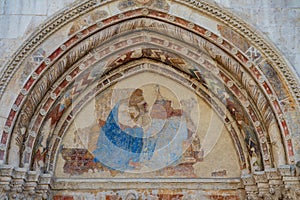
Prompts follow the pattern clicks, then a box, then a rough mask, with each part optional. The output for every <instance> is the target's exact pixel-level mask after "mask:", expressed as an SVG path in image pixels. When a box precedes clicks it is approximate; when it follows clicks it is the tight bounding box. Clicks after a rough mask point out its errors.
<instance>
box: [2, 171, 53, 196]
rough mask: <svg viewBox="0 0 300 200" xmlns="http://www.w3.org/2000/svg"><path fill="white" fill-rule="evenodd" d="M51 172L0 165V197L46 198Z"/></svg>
mask: <svg viewBox="0 0 300 200" xmlns="http://www.w3.org/2000/svg"><path fill="white" fill-rule="evenodd" d="M51 182H52V174H41V173H39V172H37V171H29V170H28V169H27V168H14V167H12V166H8V165H2V166H0V194H1V196H0V197H1V199H28V200H31V199H48V197H49V195H50V185H51Z"/></svg>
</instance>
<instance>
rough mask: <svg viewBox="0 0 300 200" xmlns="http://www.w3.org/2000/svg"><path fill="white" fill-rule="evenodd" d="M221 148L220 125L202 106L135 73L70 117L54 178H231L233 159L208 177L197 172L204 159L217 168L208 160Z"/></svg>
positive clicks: (176, 88)
mask: <svg viewBox="0 0 300 200" xmlns="http://www.w3.org/2000/svg"><path fill="white" fill-rule="evenodd" d="M212 122H213V123H212ZM222 143H223V144H222ZM222 148H225V149H223V151H224V152H225V153H226V152H227V153H232V152H233V151H235V150H234V147H233V144H232V141H231V139H230V136H229V134H228V132H227V131H226V129H225V127H224V126H223V122H222V121H221V120H220V119H219V117H218V116H217V115H216V114H215V113H214V112H213V110H212V109H211V108H210V107H209V106H208V105H207V104H206V103H205V102H203V100H201V99H200V98H199V97H197V96H196V95H195V94H194V93H193V92H192V91H191V90H189V89H187V88H185V87H184V86H182V85H180V84H178V83H176V82H175V81H172V80H169V79H167V78H165V77H162V76H160V75H156V74H152V73H143V74H142V75H136V76H133V77H130V78H127V79H126V80H123V81H120V82H119V83H117V84H115V85H114V86H112V87H110V88H109V89H107V90H105V91H104V92H102V93H100V94H98V95H95V97H94V98H93V99H92V101H91V102H90V103H88V105H87V106H85V108H84V109H83V110H82V111H81V112H80V113H79V114H78V116H77V117H76V118H75V120H74V122H73V123H72V125H71V126H70V128H69V130H68V131H67V133H66V135H65V137H64V140H63V142H62V145H61V148H60V149H61V150H60V154H59V157H58V164H57V166H58V167H57V168H56V172H57V173H56V174H57V176H58V177H61V176H62V177H65V176H74V177H77V176H99V177H137V176H140V175H141V174H143V176H146V177H152V176H155V177H156V176H160V177H169V176H174V177H198V176H200V175H201V174H202V175H204V174H208V175H209V176H210V177H228V176H234V175H236V176H239V174H238V173H237V172H239V164H238V158H237V156H236V154H235V153H234V155H235V156H233V157H232V158H231V161H232V162H228V163H227V164H225V165H223V166H218V165H216V166H215V167H211V168H208V169H209V170H210V171H209V170H208V171H209V172H208V173H207V170H206V169H205V168H203V167H205V166H207V164H208V163H206V162H205V160H206V159H207V161H208V162H209V163H211V162H212V161H213V159H219V162H220V164H221V162H223V159H224V158H222V155H221V157H220V155H217V154H216V155H214V153H213V152H214V151H215V150H218V149H222ZM210 154H212V156H211V155H210ZM202 168H203V169H202Z"/></svg>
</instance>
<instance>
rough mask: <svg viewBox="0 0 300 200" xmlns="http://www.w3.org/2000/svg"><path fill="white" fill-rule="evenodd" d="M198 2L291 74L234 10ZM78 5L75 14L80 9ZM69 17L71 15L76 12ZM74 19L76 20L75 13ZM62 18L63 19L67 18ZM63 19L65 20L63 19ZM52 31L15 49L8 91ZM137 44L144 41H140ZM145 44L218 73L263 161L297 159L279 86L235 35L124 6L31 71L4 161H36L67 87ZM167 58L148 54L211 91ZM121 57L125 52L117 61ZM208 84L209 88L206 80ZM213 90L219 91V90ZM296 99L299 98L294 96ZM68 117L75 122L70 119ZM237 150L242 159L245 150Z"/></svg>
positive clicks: (7, 135) (8, 130) (90, 4)
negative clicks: (248, 123)
mask: <svg viewBox="0 0 300 200" xmlns="http://www.w3.org/2000/svg"><path fill="white" fill-rule="evenodd" d="M193 2H194V5H195V6H197V7H198V9H199V11H202V12H205V13H208V14H210V15H213V16H214V17H215V18H216V19H219V20H220V21H222V22H223V23H225V24H228V25H230V26H233V27H237V28H235V30H237V31H238V32H245V33H246V35H249V37H248V39H250V42H251V41H253V40H254V41H256V42H257V43H258V44H259V45H258V46H256V47H257V48H258V49H260V50H261V52H262V54H263V55H270V54H271V56H270V57H271V58H272V60H271V61H270V62H271V63H272V64H273V62H275V63H276V62H277V63H276V64H278V65H280V67H282V68H281V69H284V70H285V71H286V74H287V75H289V77H291V75H290V74H289V70H288V68H287V67H286V66H285V64H284V62H283V61H281V60H280V59H279V58H278V56H277V54H276V53H275V52H274V51H273V50H272V51H271V50H270V48H269V45H266V43H265V42H263V41H262V39H261V38H258V39H257V37H256V35H255V34H254V33H253V32H252V31H250V30H249V29H248V28H247V27H245V25H244V24H243V23H242V24H240V23H238V22H237V21H236V20H235V19H234V18H228V14H226V13H223V12H222V11H220V10H219V9H217V8H215V7H212V6H210V5H208V4H206V3H202V2H201V3H200V2H196V3H195V1H193ZM101 5H102V4H99V5H97V4H96V3H95V1H86V2H84V3H83V4H81V5H80V6H79V7H82V8H83V10H85V11H87V10H92V9H97V8H98V6H99V8H101V7H100V6H101ZM76 9H77V10H76V12H78V13H80V12H81V10H80V9H78V7H77V8H76ZM70 12H71V11H70ZM74 12H75V11H74ZM68 14H70V13H68ZM68 14H66V15H64V16H69V15H68ZM70 16H71V15H70ZM72 16H74V17H75V15H72ZM69 18H71V17H69ZM65 19H66V18H65ZM58 20H60V19H53V21H52V22H49V23H50V24H48V26H47V27H46V28H45V30H48V29H49V30H51V27H52V29H53V27H55V24H56V23H58ZM61 21H63V20H62V19H61ZM66 21H67V20H66ZM58 24H60V26H61V25H62V24H61V23H58ZM56 25H57V24H56ZM57 27H59V26H57ZM47 33H49V34H50V31H45V33H44V32H40V33H37V35H36V36H35V37H33V38H32V39H31V40H30V41H29V42H28V44H27V45H25V46H24V48H23V49H22V50H20V52H18V53H17V54H16V56H15V59H14V60H13V61H12V62H11V63H9V64H8V65H7V70H6V71H5V73H4V76H3V77H2V79H1V81H2V86H3V87H2V88H3V89H4V88H5V87H6V85H7V84H8V81H9V77H11V76H13V74H14V73H13V72H14V71H15V70H16V67H15V66H18V65H20V64H21V63H22V62H20V61H22V59H24V57H26V56H28V52H29V49H31V48H33V47H35V46H37V42H36V40H38V39H37V38H40V39H42V38H44V37H46V35H47ZM121 36H122V37H124V39H123V40H122V39H121V40H120V39H119V38H120V37H121ZM138 37H140V38H141V41H138V40H137V38H138ZM136 41H138V42H137V43H136V44H135V42H136ZM145 46H149V47H157V48H158V49H163V50H164V51H165V52H171V53H177V54H179V55H180V56H179V58H182V60H183V61H187V62H186V63H188V64H189V63H198V64H199V66H197V68H196V69H199V71H201V70H200V68H201V67H202V68H206V69H207V70H211V71H214V72H215V73H214V74H215V75H214V77H215V78H216V79H218V80H219V81H220V82H222V83H223V84H224V85H225V86H226V88H227V90H228V91H230V92H231V94H232V96H234V98H236V99H238V100H239V104H240V106H241V107H243V113H246V114H247V116H248V117H249V119H250V120H251V126H252V127H253V129H254V130H255V132H256V137H257V139H258V141H259V146H260V147H259V149H260V150H259V151H260V153H261V155H262V157H263V162H264V166H265V167H270V166H273V165H274V163H273V162H272V159H274V158H275V165H278V164H285V162H288V163H293V161H294V159H293V155H294V152H293V149H292V143H291V140H290V139H287V137H288V136H289V135H290V132H289V129H288V126H287V124H286V121H285V119H284V118H282V114H283V112H284V111H283V110H282V108H281V107H280V104H279V100H278V97H277V95H276V92H275V89H274V88H273V86H272V85H271V84H270V83H269V81H268V80H267V79H265V75H264V73H263V72H262V71H261V70H260V69H259V68H258V64H257V63H255V62H252V60H251V59H252V58H250V57H247V56H246V55H245V52H242V51H240V50H239V49H238V48H237V47H235V46H234V45H233V44H232V43H231V42H230V41H229V40H226V39H225V38H222V37H220V36H218V35H217V34H215V33H212V32H211V31H208V30H207V29H206V28H205V27H201V26H200V25H197V24H194V23H190V22H189V21H187V20H184V19H182V18H179V17H177V16H173V15H170V14H167V13H166V12H164V11H158V10H153V9H146V8H143V9H136V10H130V11H125V12H123V13H121V14H118V15H116V16H111V17H109V18H106V19H103V20H100V21H98V22H97V23H95V24H91V25H90V26H88V27H85V28H84V29H82V30H78V32H77V33H75V34H74V35H72V36H71V37H70V38H69V39H68V40H67V41H66V42H62V43H61V44H60V46H59V47H58V48H57V49H56V50H55V51H53V53H51V54H50V56H48V57H47V58H46V59H45V60H44V62H42V63H41V64H40V65H39V66H38V67H37V68H36V69H35V71H34V72H32V75H31V77H30V78H29V79H28V80H27V82H26V83H25V84H24V87H23V88H22V90H21V93H20V94H19V95H18V97H17V98H16V100H15V103H14V105H13V107H12V109H11V111H10V114H9V117H8V120H7V122H6V126H5V129H4V132H3V134H2V140H1V143H2V146H1V148H2V150H1V151H2V152H0V158H1V160H3V162H6V163H7V164H12V165H17V166H18V165H20V166H28V165H29V163H31V161H32V159H33V158H32V157H31V156H32V153H33V151H34V149H35V148H36V146H34V144H38V142H37V141H38V140H39V137H40V136H41V132H40V131H41V127H42V124H43V120H44V118H45V116H47V115H48V113H50V111H51V108H53V107H52V105H53V104H54V103H55V101H56V100H57V98H58V95H60V94H62V93H63V92H65V89H63V88H66V87H67V86H68V85H69V84H70V82H71V81H72V80H73V79H74V78H76V77H77V75H79V74H80V73H81V72H80V71H85V70H88V69H89V68H90V67H92V66H93V65H94V64H95V63H97V62H98V61H101V62H103V61H105V60H106V62H107V63H106V65H105V66H103V71H101V74H98V75H99V77H103V76H106V75H109V74H110V73H111V72H112V70H114V69H116V68H118V67H119V66H121V65H123V64H125V63H126V62H129V61H130V57H129V58H128V59H129V60H126V59H127V57H126V56H128V55H129V54H128V53H129V52H130V51H131V52H132V48H138V47H139V48H141V49H143V48H144V47H145ZM29 47H30V48H29ZM130 48H131V50H130ZM144 49H145V48H144ZM123 55H124V56H125V57H123ZM162 55H164V54H163V51H162V52H159V51H156V52H155V51H152V57H151V55H148V57H149V58H151V59H157V60H159V61H160V62H164V63H166V64H167V65H169V66H172V67H175V68H177V70H179V71H181V72H184V74H186V75H187V76H188V77H187V78H186V79H183V81H191V87H192V88H193V89H194V90H195V92H196V91H197V88H198V87H202V88H203V87H206V88H207V89H209V90H211V88H209V87H208V86H207V85H206V86H205V84H206V82H205V81H204V82H203V80H201V73H200V72H199V73H198V75H199V76H198V77H197V76H196V75H197V73H194V72H193V73H194V74H192V72H191V71H189V68H188V66H187V65H181V64H180V63H176V62H174V60H173V61H172V60H167V61H166V60H165V58H164V57H163V56H162ZM118 56H121V57H120V58H119V59H116V58H117V57H118ZM164 56H165V55H164ZM142 57H147V54H146V53H145V52H142ZM108 58H110V59H112V58H115V59H116V60H109V59H108ZM132 58H133V57H132ZM168 62H169V63H168ZM272 66H273V65H272ZM75 69H78V71H77V72H76V70H75ZM196 71H197V70H196ZM193 75H194V76H193ZM99 77H98V78H99ZM196 78H197V79H198V80H197V81H198V83H197V84H195V85H193V80H194V79H196ZM116 80H117V79H116ZM201 81H202V84H203V86H200V84H199V82H201ZM287 83H288V84H289V85H290V87H291V88H292V90H293V92H294V93H292V92H290V91H287V93H288V94H289V95H290V97H294V96H295V95H298V94H299V93H298V91H296V90H297V87H296V89H295V84H296V83H295V82H293V81H292V83H291V82H288V81H287V82H286V83H283V85H284V88H283V89H286V88H285V85H286V84H287ZM3 92H4V90H2V91H1V94H4V95H5V93H3ZM210 92H211V93H213V91H210ZM290 100H291V101H293V102H295V100H293V98H291V99H290ZM226 106H227V109H228V112H229V113H231V115H232V118H233V119H234V120H236V121H238V120H239V119H238V118H237V117H238V116H234V115H235V113H234V111H233V110H231V109H232V108H230V107H228V105H226ZM275 118H276V119H277V120H276V119H275ZM66 119H67V120H69V119H68V118H66ZM229 121H231V120H229ZM229 121H228V122H229ZM231 122H232V121H231ZM233 124H234V123H233ZM233 126H237V125H233ZM278 128H280V129H278ZM59 130H60V129H59ZM51 134H52V133H50V135H51ZM57 134H58V133H57ZM57 134H56V135H57ZM60 134H62V133H60ZM272 134H273V135H272ZM56 135H54V137H53V138H52V136H51V138H52V139H51V141H52V143H51V145H53V146H49V147H47V148H52V149H53V150H54V152H50V153H49V156H50V158H47V159H50V162H48V164H50V163H53V159H54V158H52V161H51V156H52V157H53V155H55V150H56V147H57V145H58V144H59V141H60V138H55V137H56ZM281 137H282V138H285V139H286V140H287V141H286V143H285V142H283V141H282V140H281ZM273 138H274V139H279V141H280V142H279V143H280V144H285V145H284V146H285V148H286V150H284V149H283V148H282V147H281V146H280V145H279V147H278V148H277V150H279V155H277V156H276V155H274V154H275V152H273V155H272V154H271V152H272V150H271V149H270V147H269V145H268V142H267V141H268V140H270V141H271V142H272V140H274V139H273ZM54 140H55V141H54ZM237 145H238V144H237ZM242 146H243V148H245V144H242ZM9 149H10V151H9ZM16 149H18V150H19V152H21V157H20V158H19V161H20V162H18V161H16V160H18V159H16V157H18V154H19V152H16ZM8 151H9V153H8ZM238 152H239V153H240V158H241V157H242V152H240V151H238ZM282 155H287V157H288V160H287V161H286V160H285V159H283V160H280V159H279V158H278V157H280V156H282ZM7 158H9V159H7ZM241 160H242V159H241ZM242 165H243V164H242ZM48 167H49V168H48V169H50V170H51V169H52V167H51V166H48Z"/></svg>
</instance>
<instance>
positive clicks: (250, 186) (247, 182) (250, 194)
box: [242, 174, 258, 200]
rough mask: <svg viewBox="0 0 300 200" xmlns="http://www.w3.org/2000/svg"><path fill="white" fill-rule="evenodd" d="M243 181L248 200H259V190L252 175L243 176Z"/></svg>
mask: <svg viewBox="0 0 300 200" xmlns="http://www.w3.org/2000/svg"><path fill="white" fill-rule="evenodd" d="M242 181H243V184H244V186H245V192H246V197H247V200H257V199H258V188H257V185H256V182H255V179H254V177H253V175H252V174H244V175H242Z"/></svg>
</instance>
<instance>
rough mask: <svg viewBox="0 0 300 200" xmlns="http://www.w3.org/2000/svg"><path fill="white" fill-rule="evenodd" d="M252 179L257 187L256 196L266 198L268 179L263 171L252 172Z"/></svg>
mask: <svg viewBox="0 0 300 200" xmlns="http://www.w3.org/2000/svg"><path fill="white" fill-rule="evenodd" d="M253 176H254V179H255V182H256V185H257V188H258V197H260V198H262V199H268V197H269V194H270V193H269V190H270V189H269V181H268V179H267V175H266V173H265V172H264V171H258V172H254V175H253Z"/></svg>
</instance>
